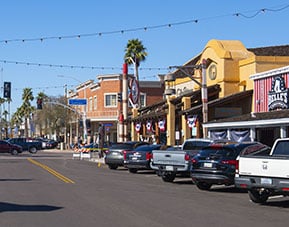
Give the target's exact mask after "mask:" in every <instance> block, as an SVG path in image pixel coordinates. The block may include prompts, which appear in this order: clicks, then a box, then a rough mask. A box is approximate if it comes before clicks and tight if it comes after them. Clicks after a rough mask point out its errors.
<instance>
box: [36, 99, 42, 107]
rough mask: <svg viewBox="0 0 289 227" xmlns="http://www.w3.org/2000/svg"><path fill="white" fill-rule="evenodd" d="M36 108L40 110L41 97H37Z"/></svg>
mask: <svg viewBox="0 0 289 227" xmlns="http://www.w3.org/2000/svg"><path fill="white" fill-rule="evenodd" d="M37 109H38V110H42V98H38V99H37Z"/></svg>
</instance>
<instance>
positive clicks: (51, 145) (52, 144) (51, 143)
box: [45, 139, 58, 149]
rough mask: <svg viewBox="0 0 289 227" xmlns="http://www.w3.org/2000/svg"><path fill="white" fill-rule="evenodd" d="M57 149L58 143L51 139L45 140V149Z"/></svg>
mask: <svg viewBox="0 0 289 227" xmlns="http://www.w3.org/2000/svg"><path fill="white" fill-rule="evenodd" d="M57 147H58V142H57V141H56V140H53V139H47V141H46V147H45V148H46V149H54V148H57Z"/></svg>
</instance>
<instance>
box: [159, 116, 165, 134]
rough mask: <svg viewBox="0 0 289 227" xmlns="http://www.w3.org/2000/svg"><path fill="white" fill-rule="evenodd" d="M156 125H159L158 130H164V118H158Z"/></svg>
mask: <svg viewBox="0 0 289 227" xmlns="http://www.w3.org/2000/svg"><path fill="white" fill-rule="evenodd" d="M158 125H159V128H160V130H161V131H162V132H164V131H165V130H166V127H165V125H166V120H164V119H163V120H159V123H158Z"/></svg>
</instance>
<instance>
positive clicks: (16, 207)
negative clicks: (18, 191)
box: [0, 202, 63, 212]
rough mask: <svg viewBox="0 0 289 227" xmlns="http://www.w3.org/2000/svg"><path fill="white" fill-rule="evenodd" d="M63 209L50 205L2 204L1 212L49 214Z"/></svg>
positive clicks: (0, 206)
mask: <svg viewBox="0 0 289 227" xmlns="http://www.w3.org/2000/svg"><path fill="white" fill-rule="evenodd" d="M62 208H63V207H56V206H49V205H21V204H15V203H5V202H0V212H19V211H28V212H37V211H38V212H39V211H42V212H48V211H54V210H59V209H62Z"/></svg>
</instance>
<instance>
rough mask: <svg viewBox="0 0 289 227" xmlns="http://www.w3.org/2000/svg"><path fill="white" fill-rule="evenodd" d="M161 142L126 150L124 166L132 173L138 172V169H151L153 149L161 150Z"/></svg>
mask: <svg viewBox="0 0 289 227" xmlns="http://www.w3.org/2000/svg"><path fill="white" fill-rule="evenodd" d="M161 147H162V145H161V144H151V145H142V146H139V147H137V148H135V149H134V150H131V151H125V152H124V155H123V156H124V166H125V167H127V168H128V171H129V172H130V173H136V172H137V171H138V170H143V169H151V167H150V162H151V155H152V151H153V150H159V149H160V148H161Z"/></svg>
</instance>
